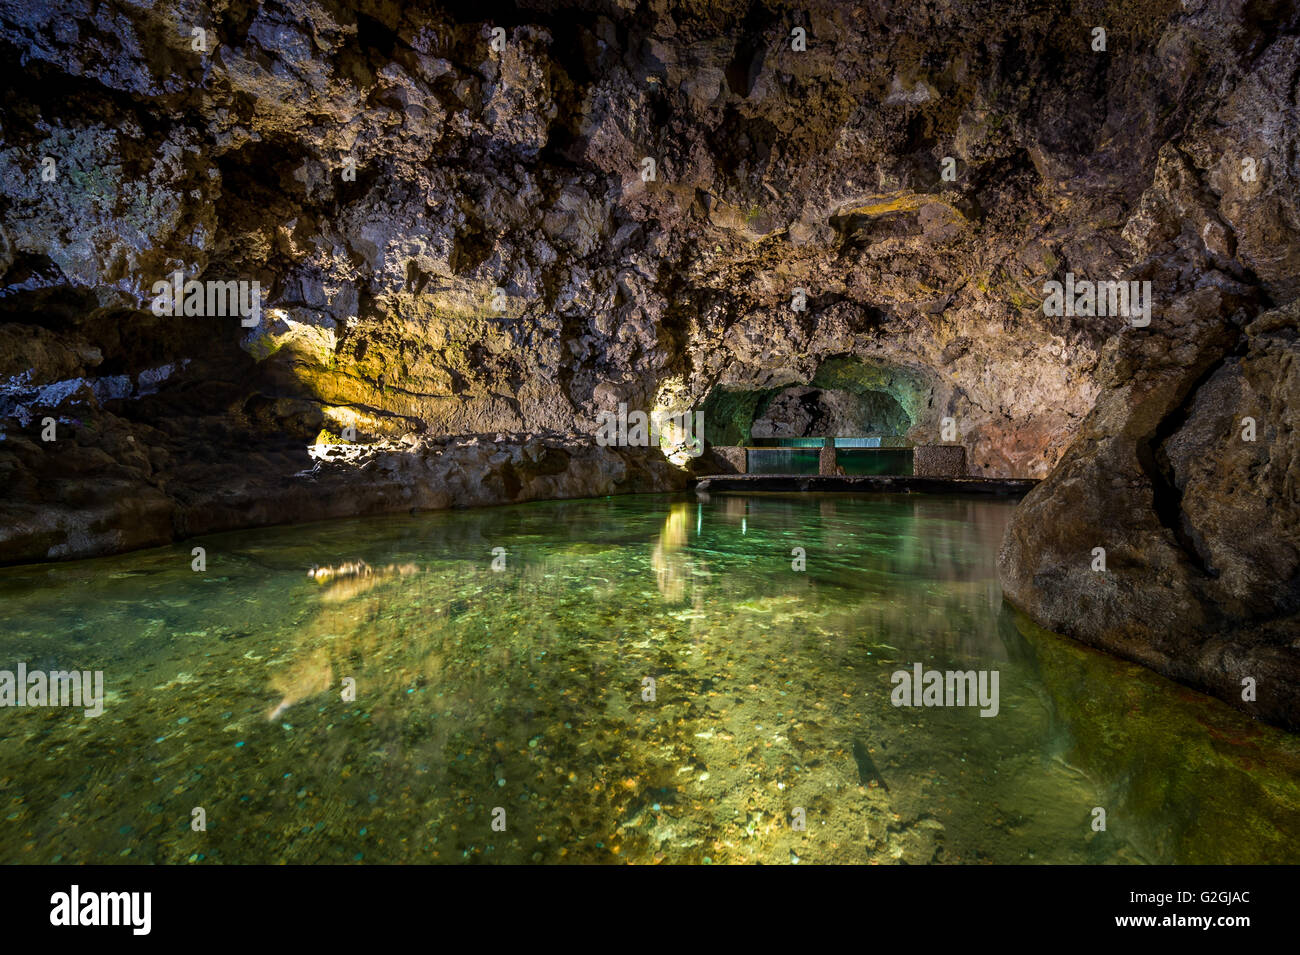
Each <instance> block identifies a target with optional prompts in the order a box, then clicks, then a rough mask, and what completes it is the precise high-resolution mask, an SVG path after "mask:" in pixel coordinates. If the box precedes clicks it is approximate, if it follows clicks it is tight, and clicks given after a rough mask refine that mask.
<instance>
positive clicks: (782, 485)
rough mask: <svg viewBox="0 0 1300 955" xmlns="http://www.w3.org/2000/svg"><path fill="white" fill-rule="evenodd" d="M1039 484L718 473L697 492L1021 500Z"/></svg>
mask: <svg viewBox="0 0 1300 955" xmlns="http://www.w3.org/2000/svg"><path fill="white" fill-rule="evenodd" d="M1037 483H1038V481H1037V479H1035V478H981V477H964V478H944V477H911V476H906V475H894V474H865V475H822V474H717V475H712V476H710V477H705V478H700V480H699V481H698V482H696V485H695V489H696V490H697V491H709V492H713V493H727V492H743V493H754V492H769V493H770V492H777V493H789V492H792V491H814V492H824V491H841V492H857V493H875V494H881V493H885V494H995V495H1001V496H1004V497H1006V496H1011V497H1021V496H1023V495H1025V494H1028V493H1029V492H1030V490H1032V489H1033V487H1034V485H1035V484H1037Z"/></svg>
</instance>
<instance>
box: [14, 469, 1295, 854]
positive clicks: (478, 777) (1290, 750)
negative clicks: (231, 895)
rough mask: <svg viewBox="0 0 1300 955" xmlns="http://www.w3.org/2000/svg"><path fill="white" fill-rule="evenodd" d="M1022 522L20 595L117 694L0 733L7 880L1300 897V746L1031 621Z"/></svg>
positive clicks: (527, 508) (940, 523) (371, 535)
mask: <svg viewBox="0 0 1300 955" xmlns="http://www.w3.org/2000/svg"><path fill="white" fill-rule="evenodd" d="M1011 507H1012V505H1011V504H1010V503H1008V502H1004V501H997V500H977V499H959V498H934V497H925V496H898V497H879V496H877V497H852V496H842V495H827V496H817V495H806V496H801V497H794V496H791V497H782V496H763V495H756V496H747V497H746V496H719V497H715V498H713V499H712V500H711V501H707V502H704V501H696V500H695V499H694V498H690V499H685V498H670V497H663V496H640V497H622V498H613V499H603V500H591V501H574V502H547V503H537V504H528V505H521V506H515V507H503V508H491V509H485V510H476V511H466V512H454V513H439V514H432V515H423V516H418V517H402V518H383V519H368V520H356V521H341V522H334V523H327V524H317V525H310V526H300V527H286V528H273V529H268V530H259V531H250V532H241V533H236V534H227V535H220V536H215V537H211V538H207V539H204V540H202V541H199V542H194V541H191V542H186V543H185V544H183V545H178V546H176V547H174V548H163V549H159V550H154V551H148V552H140V553H135V554H128V555H125V556H122V557H116V558H109V559H104V560H95V561H82V562H77V563H72V564H58V565H41V566H33V567H23V568H10V569H8V570H3V571H0V668H6V667H9V668H12V667H14V666H15V664H16V662H17V661H18V660H25V661H26V662H27V664H28V666H29V668H33V669H34V668H44V669H61V668H67V667H76V668H78V669H102V670H103V671H104V673H105V681H106V686H107V689H108V691H109V699H108V703H107V705H106V709H105V713H104V715H103V716H102V717H100V718H98V719H86V718H85V717H83V716H82V714H81V712H80V711H79V710H63V709H32V708H27V709H3V710H0V859H3V861H6V862H19V861H27V862H49V861H56V860H57V861H63V862H112V861H129V862H139V861H156V862H185V861H193V862H209V861H219V862H278V861H291V862H351V861H375V862H424V861H430V862H461V861H467V860H468V861H502V862H504V861H518V862H528V861H541V862H572V861H633V862H649V861H668V862H700V861H704V860H705V859H708V860H709V861H710V862H715V863H723V862H734V861H763V862H769V863H788V862H791V861H795V860H796V859H797V860H799V861H802V862H810V863H811V862H853V863H865V862H881V863H890V862H908V863H925V862H963V863H972V862H1141V861H1151V862H1182V861H1188V862H1213V861H1234V862H1241V861H1274V862H1276V861H1297V853H1298V851H1300V850H1297V848H1296V847H1297V846H1300V839H1298V838H1297V836H1300V821H1298V818H1297V817H1298V811H1297V810H1298V807H1300V793H1298V788H1300V786H1298V784H1297V777H1298V776H1300V772H1298V771H1297V770H1298V769H1300V747H1298V746H1297V741H1296V738H1295V737H1292V736H1289V735H1287V734H1285V733H1282V732H1280V731H1276V730H1273V729H1270V728H1268V727H1264V726H1261V725H1258V724H1255V723H1252V722H1250V721H1248V720H1246V719H1245V718H1243V717H1241V716H1239V715H1238V714H1236V713H1233V712H1232V711H1230V710H1228V709H1227V708H1226V707H1224V706H1222V705H1221V704H1218V703H1216V702H1214V701H1211V700H1208V699H1206V698H1203V697H1200V696H1198V695H1196V694H1191V693H1189V692H1187V691H1185V690H1182V689H1180V688H1177V687H1174V686H1173V685H1172V684H1169V683H1167V682H1166V681H1163V680H1161V679H1160V678H1159V677H1157V676H1155V675H1154V674H1151V673H1149V672H1148V671H1145V670H1142V669H1140V668H1137V667H1134V666H1130V665H1128V664H1124V663H1122V662H1119V661H1116V660H1112V659H1110V658H1108V657H1105V656H1103V655H1100V654H1097V653H1094V652H1092V651H1090V650H1087V649H1085V648H1082V647H1079V646H1077V645H1076V644H1074V643H1072V642H1070V641H1066V640H1062V639H1060V638H1057V637H1054V636H1052V635H1050V634H1045V633H1043V632H1041V631H1038V630H1036V629H1035V628H1033V627H1032V626H1030V625H1028V624H1027V623H1025V622H1024V621H1018V620H1017V618H1016V617H1015V616H1014V615H1013V614H1012V613H1010V612H1009V611H1008V610H1007V608H1005V606H1004V605H1003V604H1002V601H1001V596H1000V593H999V591H998V587H997V582H996V574H995V558H996V550H997V546H998V543H999V541H1000V539H1001V535H1002V530H1003V527H1004V526H1005V522H1006V519H1007V517H1008V515H1009V513H1010V508H1011ZM196 543H201V544H202V545H203V546H205V547H206V549H207V559H208V564H207V570H206V572H204V573H195V572H193V571H191V570H190V561H191V557H190V548H191V547H193V546H194V545H195V544H196ZM494 548H504V550H505V566H504V569H502V570H494V569H493V557H494V553H493V551H494ZM800 548H801V549H802V552H803V555H804V556H805V558H806V569H805V570H802V571H799V570H795V569H793V567H792V562H795V561H796V560H797V558H798V556H799V552H798V551H797V550H796V549H800ZM313 568H315V569H316V570H315V571H314V572H313V574H312V575H310V576H309V573H308V572H309V570H312V569H313ZM914 662H920V663H922V664H923V665H924V666H925V667H926V668H927V669H930V668H933V669H940V670H945V669H961V670H968V669H975V670H989V669H996V670H998V671H999V673H1000V677H1001V678H1000V687H1001V701H1000V710H999V715H998V716H997V717H995V718H992V719H987V718H981V717H980V716H979V715H978V711H977V710H976V709H958V708H952V709H924V708H921V709H913V708H895V707H893V706H891V705H890V702H889V695H890V690H891V689H892V686H891V683H890V680H889V676H890V674H891V673H892V672H894V671H895V670H897V669H910V667H911V665H912V664H913V663H914ZM647 678H649V679H651V680H653V681H654V684H653V685H654V691H655V692H654V699H653V700H647V699H645V698H644V696H643V694H645V692H646V687H647V685H648V684H647ZM345 680H351V681H355V691H356V696H355V700H350V699H345V698H344V694H343V690H344V688H345V687H346V686H348V685H349V684H346V683H345V682H344V681H345ZM855 742H857V743H860V745H861V746H862V747H863V748H864V750H865V751H866V752H868V753H869V754H870V759H871V761H872V763H873V764H874V767H875V769H876V770H877V771H878V775H879V778H880V779H881V780H883V781H884V784H885V785H886V786H887V787H888V788H887V789H885V788H883V787H882V786H880V785H878V784H876V783H872V784H870V785H863V784H862V783H861V781H860V780H861V778H862V777H860V775H859V765H858V762H857V760H856V759H855V757H854V746H855ZM1099 806H1100V807H1103V808H1105V809H1106V811H1107V829H1106V831H1104V832H1094V831H1093V830H1092V828H1091V825H1090V823H1091V821H1092V811H1093V809H1094V808H1095V807H1099ZM195 807H202V808H203V809H204V811H205V813H206V816H207V823H208V828H207V831H206V832H194V831H192V829H191V826H190V820H191V814H192V810H193V809H194V808H195ZM795 807H801V808H803V809H804V811H805V813H806V817H807V819H808V827H807V830H806V831H794V830H792V828H791V825H790V814H791V812H792V810H793V809H794V808H795ZM498 808H499V809H502V810H504V815H505V820H506V829H505V831H504V832H499V831H493V829H492V827H491V823H492V818H493V811H494V810H495V809H498Z"/></svg>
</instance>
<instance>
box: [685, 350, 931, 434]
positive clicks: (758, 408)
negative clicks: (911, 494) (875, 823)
mask: <svg viewBox="0 0 1300 955" xmlns="http://www.w3.org/2000/svg"><path fill="white" fill-rule="evenodd" d="M791 378H793V379H794V380H790V379H791ZM801 378H802V379H803V380H800V379H801ZM934 391H935V388H934V384H933V383H932V382H931V381H930V379H929V376H927V375H926V374H925V373H924V372H922V371H919V370H917V369H914V368H910V367H906V366H902V365H895V364H890V363H888V362H883V361H875V360H868V359H862V358H858V357H857V356H854V355H839V356H834V357H830V358H827V359H826V360H824V361H823V362H822V363H821V364H820V365H819V366H818V367H817V371H816V372H815V373H814V374H813V375H812V376H811V377H810V378H808V377H806V376H790V378H787V379H786V380H785V381H783V382H781V383H780V384H777V385H767V386H761V387H746V386H745V385H744V384H742V383H737V384H728V385H718V386H716V387H715V388H713V390H711V391H710V392H709V393H708V395H707V396H706V397H705V399H704V402H703V405H702V410H703V412H704V439H705V443H706V444H709V445H713V446H719V447H721V446H735V445H748V444H751V443H752V442H753V441H754V439H756V438H768V437H808V436H831V437H847V436H863V437H865V436H870V435H889V434H894V435H898V436H906V435H907V434H908V433H909V432H911V431H912V430H914V429H915V428H916V427H917V426H918V425H920V424H921V423H922V422H923V421H925V420H926V419H927V418H928V416H929V409H930V407H931V405H932V403H933V396H934ZM788 404H798V405H800V406H802V408H803V410H804V411H806V412H807V414H806V415H803V416H800V415H798V414H797V413H793V412H794V409H793V408H783V407H782V405H788ZM769 412H770V413H771V414H772V415H773V416H774V417H770V418H765V417H764V416H765V415H767V414H769ZM781 425H784V427H774V426H781ZM828 428H829V429H833V430H841V429H845V428H852V429H853V430H852V431H851V432H848V431H846V432H845V433H843V434H834V433H832V430H826V429H828ZM818 429H821V430H818ZM794 430H803V431H804V432H805V433H803V434H793V433H790V432H793V431H794ZM777 432H780V433H777Z"/></svg>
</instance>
